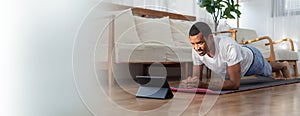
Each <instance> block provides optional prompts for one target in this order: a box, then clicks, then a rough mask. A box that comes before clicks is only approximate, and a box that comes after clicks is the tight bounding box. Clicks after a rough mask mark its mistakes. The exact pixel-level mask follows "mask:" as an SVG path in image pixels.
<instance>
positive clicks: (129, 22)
mask: <svg viewBox="0 0 300 116" xmlns="http://www.w3.org/2000/svg"><path fill="white" fill-rule="evenodd" d="M114 21H115V27H114V29H115V43H126V44H138V43H141V40H140V38H139V36H138V33H137V31H136V25H135V20H134V17H133V15H132V11H131V9H127V10H124V11H122V12H120V14H118V15H116V17H115V20H114Z"/></svg>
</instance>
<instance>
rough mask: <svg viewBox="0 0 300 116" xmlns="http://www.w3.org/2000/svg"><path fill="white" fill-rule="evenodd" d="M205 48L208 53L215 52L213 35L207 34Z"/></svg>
mask: <svg viewBox="0 0 300 116" xmlns="http://www.w3.org/2000/svg"><path fill="white" fill-rule="evenodd" d="M206 44H207V48H208V50H209V51H210V52H213V51H214V50H215V42H214V36H213V34H209V35H208V36H207V39H206Z"/></svg>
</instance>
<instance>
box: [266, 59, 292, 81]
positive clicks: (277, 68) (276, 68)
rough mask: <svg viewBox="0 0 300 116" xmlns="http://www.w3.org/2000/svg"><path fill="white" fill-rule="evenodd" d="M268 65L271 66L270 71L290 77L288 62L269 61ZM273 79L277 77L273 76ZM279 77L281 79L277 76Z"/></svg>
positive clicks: (285, 77) (286, 77)
mask: <svg viewBox="0 0 300 116" xmlns="http://www.w3.org/2000/svg"><path fill="white" fill-rule="evenodd" d="M270 65H271V67H272V71H273V72H276V75H281V74H280V72H281V73H282V75H283V77H284V79H290V78H291V74H290V70H289V63H288V62H286V61H285V62H274V61H271V62H270ZM275 79H278V78H275ZM279 79H281V78H279Z"/></svg>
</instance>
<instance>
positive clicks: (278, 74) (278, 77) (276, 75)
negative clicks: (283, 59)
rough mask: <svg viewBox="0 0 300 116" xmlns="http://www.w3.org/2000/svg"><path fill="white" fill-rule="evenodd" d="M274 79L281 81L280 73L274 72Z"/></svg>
mask: <svg viewBox="0 0 300 116" xmlns="http://www.w3.org/2000/svg"><path fill="white" fill-rule="evenodd" d="M274 79H275V80H282V79H284V78H283V77H282V74H281V73H280V71H277V72H275V77H274Z"/></svg>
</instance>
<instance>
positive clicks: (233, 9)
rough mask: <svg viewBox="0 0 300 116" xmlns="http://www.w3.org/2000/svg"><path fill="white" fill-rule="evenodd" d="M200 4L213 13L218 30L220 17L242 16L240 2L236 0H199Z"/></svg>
mask: <svg viewBox="0 0 300 116" xmlns="http://www.w3.org/2000/svg"><path fill="white" fill-rule="evenodd" d="M198 5H199V6H200V7H201V8H205V9H206V11H207V12H209V13H210V14H211V15H212V18H213V20H214V23H215V32H216V31H217V28H218V25H219V22H220V19H235V18H236V17H238V18H239V17H240V15H241V12H240V11H239V10H238V7H239V4H238V3H234V0H198Z"/></svg>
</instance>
